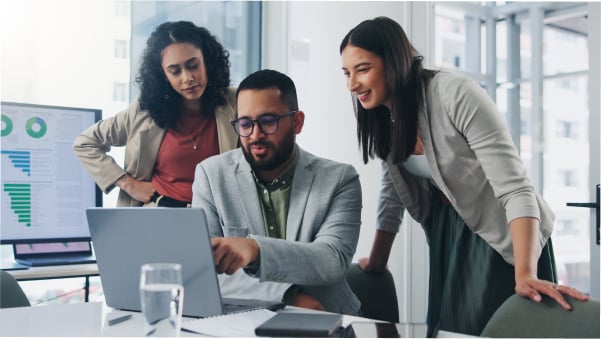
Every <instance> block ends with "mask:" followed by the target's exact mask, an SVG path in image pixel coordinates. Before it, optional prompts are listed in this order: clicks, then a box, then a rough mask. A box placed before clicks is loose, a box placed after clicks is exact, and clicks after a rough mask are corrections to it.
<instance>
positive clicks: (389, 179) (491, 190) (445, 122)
mask: <svg viewBox="0 0 601 339" xmlns="http://www.w3.org/2000/svg"><path fill="white" fill-rule="evenodd" d="M425 98H426V100H425V104H424V107H423V109H422V111H421V112H420V113H419V117H418V125H419V126H418V128H419V132H420V134H421V137H422V141H423V143H424V148H425V155H426V158H427V160H428V165H429V166H430V169H431V171H432V178H433V180H434V182H435V183H436V185H437V186H438V187H439V188H440V190H441V191H442V192H443V193H444V194H445V196H446V197H447V198H448V199H449V201H450V203H451V204H452V205H453V207H454V208H455V209H456V210H457V213H458V214H459V215H460V216H461V218H462V219H463V220H464V221H465V223H466V225H467V226H468V227H469V228H470V230H471V231H472V232H474V233H476V234H478V235H479V236H480V237H481V238H482V239H484V240H485V241H486V242H487V243H489V244H490V245H491V246H492V247H493V248H494V249H495V250H496V251H497V252H498V253H500V254H501V255H502V256H503V258H504V259H505V261H507V262H508V263H510V264H513V263H514V257H513V247H512V242H511V236H510V233H509V226H508V224H509V222H510V221H512V220H513V219H515V218H519V217H532V218H536V219H538V220H539V221H540V232H539V235H538V241H539V245H540V248H539V250H540V249H542V247H543V246H544V244H545V243H546V241H547V239H548V238H549V236H550V235H551V232H552V231H553V221H554V218H555V216H554V214H553V212H552V211H551V209H550V208H549V206H548V205H547V203H546V202H545V201H544V200H543V199H542V197H541V196H540V195H539V194H537V193H536V192H535V191H534V187H533V186H532V185H531V184H530V181H529V180H528V177H527V175H526V170H525V169H524V166H523V163H522V161H521V159H520V157H519V155H518V152H517V149H516V148H515V146H514V144H513V141H512V140H511V137H510V135H509V132H508V130H507V127H506V125H505V123H504V122H503V120H502V118H501V115H500V114H499V112H498V111H497V108H496V105H495V103H494V102H493V101H492V100H491V99H490V97H489V96H488V95H487V94H486V92H485V91H484V90H483V89H482V88H481V87H480V86H479V85H478V84H477V83H476V82H475V81H473V80H471V79H469V78H467V77H464V76H460V75H457V74H454V73H451V72H446V71H441V72H439V73H437V75H436V76H435V77H434V78H433V79H432V80H431V81H430V83H429V85H428V88H427V89H426V93H425ZM400 167H402V166H398V165H396V164H394V163H392V161H391V160H388V161H383V164H382V169H383V171H382V173H383V176H382V186H381V192H380V198H379V203H378V211H377V227H378V229H382V230H386V231H389V232H397V231H398V229H399V226H400V224H401V221H402V214H403V212H404V211H405V209H406V210H407V211H408V212H409V214H411V216H412V217H413V218H414V219H415V220H416V221H418V222H420V223H421V222H424V221H425V220H426V218H427V217H428V216H429V215H430V207H431V206H430V204H431V201H430V198H431V193H430V183H429V182H428V179H425V178H421V177H417V176H414V175H413V174H411V173H409V172H408V171H406V170H405V169H404V168H400Z"/></svg>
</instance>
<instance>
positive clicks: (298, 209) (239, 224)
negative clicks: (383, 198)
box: [192, 70, 361, 315]
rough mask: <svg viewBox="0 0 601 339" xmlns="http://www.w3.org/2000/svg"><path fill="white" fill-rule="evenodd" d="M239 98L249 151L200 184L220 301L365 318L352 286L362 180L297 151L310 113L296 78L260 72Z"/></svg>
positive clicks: (220, 159)
mask: <svg viewBox="0 0 601 339" xmlns="http://www.w3.org/2000/svg"><path fill="white" fill-rule="evenodd" d="M236 96H237V109H236V111H237V119H236V120H234V121H232V125H233V127H234V129H235V130H236V132H237V133H238V135H240V144H241V146H242V147H241V148H238V149H235V150H232V151H229V152H226V153H223V154H221V155H218V156H214V157H211V158H208V159H206V160H205V161H203V162H201V163H200V164H199V165H197V167H196V172H195V178H194V184H193V185H192V192H193V198H192V207H201V208H203V209H204V210H205V212H206V215H207V221H208V224H209V229H210V232H211V236H212V237H213V238H212V240H211V243H212V246H213V255H214V257H215V264H216V266H217V271H218V272H219V273H227V274H228V275H224V274H220V275H219V279H220V285H221V288H222V294H223V295H224V296H226V297H238V298H240V297H241V298H252V299H266V300H283V301H285V302H286V303H287V304H289V305H294V306H300V307H306V308H312V309H318V310H326V311H329V312H336V313H345V314H351V315H355V314H357V313H358V312H359V307H360V302H359V300H358V299H357V297H356V296H355V295H354V294H353V292H352V291H351V289H350V287H349V285H348V284H347V282H346V280H345V273H346V271H347V269H348V267H349V265H350V263H351V260H352V257H353V254H354V253H355V249H356V245H357V239H358V236H359V227H360V224H361V186H360V183H359V176H358V174H357V172H356V171H355V169H354V168H353V167H352V166H351V165H346V164H340V163H337V162H334V161H331V160H326V159H323V158H319V157H317V156H315V155H313V154H310V153H308V152H306V151H304V150H302V149H301V148H300V147H298V146H297V145H296V134H299V133H300V132H301V130H302V128H303V123H304V120H305V114H304V113H303V112H302V111H300V110H299V109H298V101H297V96H296V88H295V86H294V83H293V82H292V80H291V79H290V78H289V77H288V76H286V75H284V74H282V73H279V72H277V71H273V70H262V71H258V72H255V73H253V74H251V75H249V76H248V77H247V78H246V79H244V80H243V81H242V82H241V83H240V85H239V87H238V91H237V93H236ZM241 268H242V269H241Z"/></svg>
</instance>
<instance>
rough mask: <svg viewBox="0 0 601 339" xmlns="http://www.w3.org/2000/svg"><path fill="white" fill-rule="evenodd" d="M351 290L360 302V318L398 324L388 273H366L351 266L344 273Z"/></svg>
mask: <svg viewBox="0 0 601 339" xmlns="http://www.w3.org/2000/svg"><path fill="white" fill-rule="evenodd" d="M346 280H347V282H348V283H349V285H350V286H351V290H352V291H353V293H355V295H356V296H357V298H359V301H361V312H362V313H363V314H362V316H364V317H366V318H371V319H377V320H383V321H389V322H393V323H398V322H399V304H398V301H397V296H396V288H395V286H394V280H393V279H392V274H391V273H390V271H388V270H386V272H384V273H367V272H365V271H363V270H362V269H361V268H360V267H359V264H356V263H354V264H352V265H351V267H350V269H349V270H348V272H347V273H346Z"/></svg>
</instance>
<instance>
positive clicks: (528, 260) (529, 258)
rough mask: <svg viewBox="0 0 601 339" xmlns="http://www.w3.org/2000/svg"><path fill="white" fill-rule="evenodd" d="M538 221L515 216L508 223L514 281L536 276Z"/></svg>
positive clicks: (538, 247) (538, 246)
mask: <svg viewBox="0 0 601 339" xmlns="http://www.w3.org/2000/svg"><path fill="white" fill-rule="evenodd" d="M538 229H539V221H538V220H537V219H534V218H529V217H522V218H516V219H514V220H512V221H511V222H510V223H509V231H510V233H511V240H512V242H513V256H514V260H515V280H516V282H517V281H518V280H520V279H524V278H536V277H537V269H538V267H537V265H538V256H539V253H540V250H541V249H540V245H539V242H538Z"/></svg>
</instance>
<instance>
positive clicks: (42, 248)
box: [13, 241, 96, 266]
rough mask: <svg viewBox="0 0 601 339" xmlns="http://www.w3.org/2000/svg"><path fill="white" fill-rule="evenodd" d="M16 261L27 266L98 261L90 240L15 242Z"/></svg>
mask: <svg viewBox="0 0 601 339" xmlns="http://www.w3.org/2000/svg"><path fill="white" fill-rule="evenodd" d="M13 253H14V257H15V261H16V262H17V263H18V264H21V265H25V266H50V265H74V264H91V263H95V262H96V258H95V257H94V255H93V253H92V245H91V244H90V242H89V241H72V242H68V241H67V242H43V243H31V244H13Z"/></svg>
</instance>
